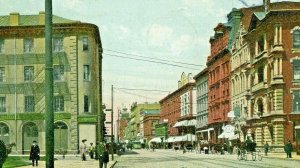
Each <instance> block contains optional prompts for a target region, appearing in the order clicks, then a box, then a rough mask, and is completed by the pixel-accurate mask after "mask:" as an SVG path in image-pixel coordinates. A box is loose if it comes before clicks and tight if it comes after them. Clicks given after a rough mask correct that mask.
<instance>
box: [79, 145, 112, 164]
mask: <svg viewBox="0 0 300 168" xmlns="http://www.w3.org/2000/svg"><path fill="white" fill-rule="evenodd" d="M86 141H87V140H86V139H83V140H82V141H81V142H82V143H81V145H80V156H81V159H82V161H86V159H87V158H86V155H87V154H89V155H90V158H91V159H101V160H102V162H103V165H104V168H106V167H107V164H108V162H109V153H108V146H107V144H98V143H97V144H96V146H93V143H90V146H89V148H88V147H87V145H86V143H85V142H86ZM94 154H95V155H94ZM94 156H95V157H94Z"/></svg>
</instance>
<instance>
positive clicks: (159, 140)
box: [149, 137, 161, 143]
mask: <svg viewBox="0 0 300 168" xmlns="http://www.w3.org/2000/svg"><path fill="white" fill-rule="evenodd" d="M149 142H156V143H161V139H160V137H155V138H152V139H151V140H150V141H149Z"/></svg>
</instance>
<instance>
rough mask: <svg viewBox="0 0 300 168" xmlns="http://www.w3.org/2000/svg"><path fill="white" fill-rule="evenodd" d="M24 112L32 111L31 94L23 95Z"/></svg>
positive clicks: (32, 98) (32, 100)
mask: <svg viewBox="0 0 300 168" xmlns="http://www.w3.org/2000/svg"><path fill="white" fill-rule="evenodd" d="M25 112H34V97H33V96H25Z"/></svg>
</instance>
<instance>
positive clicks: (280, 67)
mask: <svg viewBox="0 0 300 168" xmlns="http://www.w3.org/2000/svg"><path fill="white" fill-rule="evenodd" d="M279 75H282V58H279Z"/></svg>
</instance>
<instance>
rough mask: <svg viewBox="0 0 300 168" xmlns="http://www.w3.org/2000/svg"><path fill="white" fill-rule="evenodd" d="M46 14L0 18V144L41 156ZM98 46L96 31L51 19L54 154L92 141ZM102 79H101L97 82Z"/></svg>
mask: <svg viewBox="0 0 300 168" xmlns="http://www.w3.org/2000/svg"><path fill="white" fill-rule="evenodd" d="M44 18H45V13H43V12H41V13H40V14H39V15H20V14H18V13H11V14H10V15H9V16H0V20H1V21H0V59H1V62H0V128H1V130H4V131H1V135H0V139H2V140H4V142H5V143H13V142H14V143H16V145H17V146H16V148H15V149H14V150H15V152H17V153H25V152H28V151H29V150H30V144H31V143H32V141H33V140H36V141H38V143H39V145H40V148H41V151H42V152H44V151H45V121H44V119H45V95H44V88H45V85H46V83H45V38H44V34H45V32H44V30H45V26H44V24H45V20H44ZM101 54H102V47H101V41H100V35H99V30H98V27H97V26H95V25H93V24H89V23H81V22H78V21H72V20H68V19H64V18H61V17H58V16H53V78H54V100H53V106H54V120H55V126H54V134H55V137H54V138H55V151H61V150H65V151H69V152H74V153H75V152H77V151H78V149H79V142H80V141H81V139H88V142H93V143H95V142H96V123H97V118H96V114H97V112H98V110H99V109H100V99H99V98H100V96H101V95H100V94H99V92H100V91H99V90H100V87H99V76H100V72H99V69H101V63H102V61H101V60H102V55H101ZM100 80H101V79H100Z"/></svg>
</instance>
